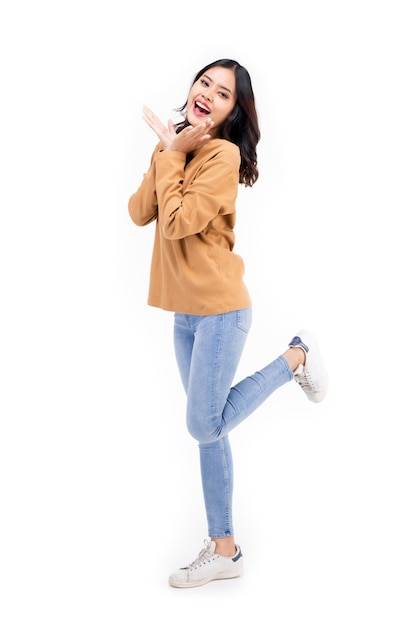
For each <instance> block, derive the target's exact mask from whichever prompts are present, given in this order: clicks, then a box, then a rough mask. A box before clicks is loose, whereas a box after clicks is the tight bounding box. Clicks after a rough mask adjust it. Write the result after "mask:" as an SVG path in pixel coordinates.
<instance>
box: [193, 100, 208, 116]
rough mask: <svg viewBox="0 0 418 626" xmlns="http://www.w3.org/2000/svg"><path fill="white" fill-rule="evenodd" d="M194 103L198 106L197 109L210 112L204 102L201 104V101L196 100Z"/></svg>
mask: <svg viewBox="0 0 418 626" xmlns="http://www.w3.org/2000/svg"><path fill="white" fill-rule="evenodd" d="M195 104H196V106H198V107H199V109H202V110H203V111H206V113H210V111H209V109H208V108H207V107H206V106H205V105H204V104H202V103H201V102H196V103H195Z"/></svg>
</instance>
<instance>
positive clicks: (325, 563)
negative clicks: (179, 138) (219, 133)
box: [0, 0, 418, 626]
mask: <svg viewBox="0 0 418 626" xmlns="http://www.w3.org/2000/svg"><path fill="white" fill-rule="evenodd" d="M414 5H415V3H414V2H413V1H412V0H411V1H409V2H408V1H406V0H397V1H396V2H395V1H389V0H388V1H381V2H377V0H376V1H372V0H362V1H358V0H353V1H351V2H338V1H335V0H334V1H331V0H328V1H326V0H320V1H318V2H313V1H311V2H310V1H308V0H300V1H297V0H295V1H290V0H289V1H287V2H284V1H280V0H279V2H276V3H273V4H271V3H270V2H267V1H266V0H260V1H258V2H254V3H252V2H248V1H247V2H243V3H238V4H237V3H226V2H219V1H218V0H215V1H214V2H211V3H201V2H200V3H192V4H190V3H189V4H187V3H186V4H184V3H177V4H175V3H167V4H161V3H158V2H154V3H140V2H138V1H135V2H134V1H133V0H132V1H128V0H119V1H118V2H106V1H104V2H102V3H99V2H93V1H92V0H84V1H83V2H81V1H78V0H74V1H73V2H52V1H50V2H48V1H47V0H39V1H38V2H28V1H21V2H19V1H18V0H17V1H14V2H11V1H9V2H7V1H6V2H3V3H2V8H1V13H0V52H1V77H0V78H1V94H2V95H1V100H0V107H1V118H0V120H1V121H0V124H1V128H0V132H1V137H0V146H1V148H0V149H1V198H0V202H1V204H0V209H1V223H0V254H1V285H0V289H1V299H2V303H1V309H0V311H1V325H0V332H1V337H0V341H1V344H0V359H1V378H0V386H1V397H0V402H1V406H0V410H1V436H0V464H1V476H0V480H1V493H0V503H1V509H2V512H1V517H0V525H1V528H0V531H1V532H0V541H1V553H0V573H1V602H0V617H1V623H2V626H14V625H19V626H20V625H25V626H26V625H31V624H34V623H35V622H36V623H42V624H44V625H49V624H51V625H52V624H53V625H54V626H56V625H58V624H59V625H60V626H64V625H65V626H66V625H67V624H68V625H71V626H73V625H75V624H77V625H78V626H84V625H86V626H87V625H88V626H92V625H96V624H97V625H100V626H108V625H109V626H110V625H112V626H113V625H115V626H116V625H117V626H120V625H123V626H131V625H134V624H152V625H153V624H165V623H170V624H171V623H175V624H180V623H196V624H205V625H206V624H213V623H219V624H224V623H225V624H226V623H231V622H232V621H233V622H234V623H241V622H242V621H243V620H244V619H246V620H248V621H249V622H253V623H254V622H256V623H260V624H281V625H283V626H309V625H310V624H316V623H318V624H321V625H322V626H345V625H346V624H347V625H350V626H351V625H353V624H356V625H361V626H363V625H364V626H369V625H371V624H379V625H380V624H384V625H386V624H387V625H396V626H398V625H399V624H402V626H409V625H411V626H416V624H417V623H418V609H417V604H416V593H417V583H418V579H417V562H418V549H417V548H418V545H417V531H416V529H417V527H418V514H417V473H418V471H417V470H418V467H417V465H418V463H417V433H418V428H417V417H418V415H417V401H416V394H417V383H416V356H415V353H416V348H417V341H416V318H417V308H416V304H415V299H416V291H417V290H416V285H417V278H416V276H417V274H416V268H417V254H416V250H417V243H416V232H417V230H416V224H415V215H414V213H416V209H417V199H418V198H417V196H418V194H417V166H418V156H417V145H418V128H417V115H416V112H417V110H418V98H417V53H418V45H417V26H418V24H417V19H416V16H415V15H414V12H413V9H414ZM221 57H232V58H236V59H237V60H238V61H239V62H240V63H242V64H243V65H245V66H246V67H247V69H248V70H249V71H250V74H251V75H252V78H253V87H254V90H255V95H256V101H257V108H258V111H259V118H260V126H261V133H262V139H261V142H260V144H259V168H260V179H259V181H258V182H257V184H256V185H255V187H254V188H253V189H250V190H248V189H241V190H240V194H239V202H238V226H237V247H236V251H237V252H238V253H240V254H241V255H242V256H243V257H244V261H245V264H246V281H247V284H248V287H249V289H250V292H251V295H252V298H253V303H254V324H253V328H252V331H251V334H250V337H249V340H248V344H247V347H246V351H245V354H244V356H243V359H242V363H241V365H240V371H239V376H242V375H246V374H249V373H252V372H253V371H254V370H255V369H258V368H259V367H262V366H263V365H265V364H266V363H267V362H269V361H270V360H271V359H273V358H274V357H275V356H277V354H279V353H280V352H281V351H282V350H283V349H284V348H285V347H286V345H287V342H288V341H289V339H290V338H291V337H292V336H293V334H294V333H295V332H296V331H297V330H299V329H300V328H301V327H308V328H311V329H312V330H314V331H315V333H316V334H317V336H318V338H319V340H320V342H321V345H322V348H323V353H324V357H325V358H326V360H327V364H328V367H329V372H330V379H331V387H330V392H329V395H328V397H327V399H326V400H325V401H324V402H323V403H322V404H320V405H313V404H309V403H308V401H307V400H306V399H305V397H304V396H303V394H302V393H301V392H300V390H299V389H298V388H297V387H296V385H293V383H291V384H289V385H287V386H286V387H285V388H283V389H282V390H280V391H279V392H278V393H277V394H276V395H274V396H273V397H272V398H271V399H270V400H269V401H268V402H266V403H265V404H264V405H263V407H262V408H261V409H260V410H259V411H257V413H256V414H254V415H253V416H251V417H250V418H249V419H248V420H247V421H246V422H244V423H243V424H242V425H241V426H240V428H239V429H237V430H236V431H234V432H233V433H232V434H231V441H232V445H233V448H234V458H235V472H236V488H235V526H236V535H237V537H236V538H237V541H238V542H239V543H240V544H241V546H242V550H243V552H244V555H245V560H246V574H245V576H243V577H242V578H240V579H237V580H234V581H221V582H214V583H211V584H210V585H207V586H206V587H202V588H200V589H194V590H175V589H171V588H170V587H169V586H168V584H167V577H168V575H169V574H170V573H171V571H172V570H174V569H176V568H177V567H179V566H182V565H186V564H187V563H188V562H190V561H191V560H192V559H193V558H194V557H195V556H196V555H197V553H198V551H199V550H200V548H201V546H202V540H203V538H205V537H206V521H205V517H204V511H203V502H202V495H201V489H200V477H199V467H198V451H197V446H196V443H195V442H194V441H193V440H192V439H191V437H190V436H189V435H188V433H187V431H186V427H185V423H184V404H185V399H184V395H183V391H182V389H181V385H180V380H179V376H178V373H177V369H176V366H175V362H174V355H173V347H172V336H171V334H172V315H171V314H170V313H165V312H162V311H159V310H157V309H151V308H150V307H148V306H147V304H146V298H147V289H148V272H149V261H150V253H151V249H152V242H153V227H152V226H151V227H149V229H147V228H145V229H139V228H137V227H136V226H135V225H134V224H133V223H132V222H131V221H130V218H129V216H128V211H127V202H128V199H129V196H130V195H131V194H132V193H133V192H134V191H135V190H136V188H137V187H138V186H139V184H140V181H141V179H142V174H143V173H144V172H145V171H146V169H147V168H148V163H149V159H150V155H151V150H152V148H153V146H154V144H155V141H156V137H155V136H154V135H153V133H152V132H151V130H150V129H149V128H148V127H147V126H146V124H145V123H144V122H143V121H142V119H141V108H142V105H143V104H148V105H149V106H150V107H151V108H153V109H154V110H155V112H156V113H157V114H158V115H159V116H160V117H161V118H162V119H163V120H166V119H168V118H169V117H170V116H171V115H172V110H173V109H174V108H175V107H178V106H180V105H182V104H183V102H184V101H185V99H186V96H187V92H188V89H189V86H190V82H191V80H192V77H193V76H194V74H195V73H196V72H197V71H198V70H199V69H200V68H201V67H203V66H204V65H206V63H208V62H211V61H213V60H215V59H218V58H221Z"/></svg>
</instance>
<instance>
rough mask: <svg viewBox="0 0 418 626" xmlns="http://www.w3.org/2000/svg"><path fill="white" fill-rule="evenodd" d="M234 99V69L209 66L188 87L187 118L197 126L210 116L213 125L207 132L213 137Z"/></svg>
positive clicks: (233, 104) (231, 108) (235, 98)
mask: <svg viewBox="0 0 418 626" xmlns="http://www.w3.org/2000/svg"><path fill="white" fill-rule="evenodd" d="M236 101H237V96H236V91H235V73H234V71H233V70H231V69H228V68H226V67H211V68H210V69H209V70H207V72H205V73H204V74H202V76H201V77H200V78H198V79H197V81H196V82H195V83H194V84H193V85H192V88H191V89H190V93H189V97H188V99H187V111H186V117H187V120H188V122H189V123H190V124H191V125H192V126H197V125H198V124H200V122H201V121H202V120H204V119H207V118H208V117H210V118H211V120H212V122H213V126H212V128H211V129H210V130H209V131H208V132H209V134H210V135H212V136H213V137H215V136H216V128H217V127H218V126H219V124H221V123H222V122H223V121H224V120H226V118H227V117H228V115H229V114H230V113H231V111H232V110H233V108H234V106H235V103H236Z"/></svg>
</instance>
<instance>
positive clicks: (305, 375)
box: [289, 330, 328, 402]
mask: <svg viewBox="0 0 418 626" xmlns="http://www.w3.org/2000/svg"><path fill="white" fill-rule="evenodd" d="M289 347H291V348H302V350H303V351H304V352H305V354H306V361H305V365H299V366H298V367H297V368H296V370H295V371H294V372H293V377H294V379H295V381H296V382H297V383H298V385H300V386H301V387H302V389H303V391H304V392H305V393H306V395H307V397H308V398H309V400H310V401H311V402H321V400H323V399H324V398H325V395H326V393H327V391H328V374H327V371H326V369H325V365H324V363H323V360H322V357H321V353H320V352H319V348H318V345H317V343H316V339H315V337H314V336H313V334H312V333H311V332H309V330H301V331H300V332H299V333H298V334H297V335H296V336H295V337H293V339H292V341H291V342H290V343H289Z"/></svg>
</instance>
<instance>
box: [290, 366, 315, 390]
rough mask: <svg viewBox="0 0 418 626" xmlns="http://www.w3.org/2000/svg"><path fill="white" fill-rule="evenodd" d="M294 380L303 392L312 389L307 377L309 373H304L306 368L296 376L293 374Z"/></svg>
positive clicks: (309, 379)
mask: <svg viewBox="0 0 418 626" xmlns="http://www.w3.org/2000/svg"><path fill="white" fill-rule="evenodd" d="M294 378H295V380H296V382H297V383H298V385H300V386H301V387H302V389H303V390H305V389H308V390H311V389H312V388H313V387H314V385H313V382H312V380H311V378H310V376H309V372H308V373H307V371H306V367H304V368H303V370H302V371H301V372H299V373H297V374H296V373H295V375H294Z"/></svg>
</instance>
